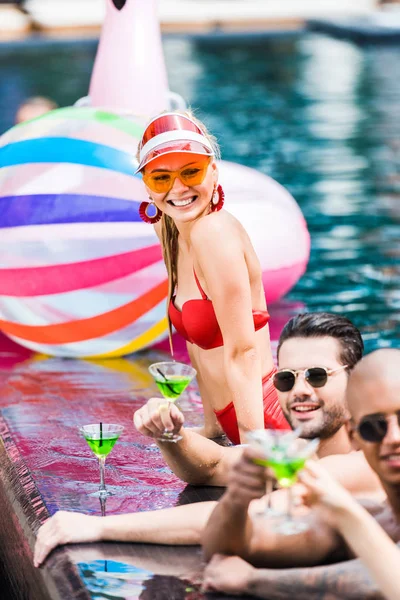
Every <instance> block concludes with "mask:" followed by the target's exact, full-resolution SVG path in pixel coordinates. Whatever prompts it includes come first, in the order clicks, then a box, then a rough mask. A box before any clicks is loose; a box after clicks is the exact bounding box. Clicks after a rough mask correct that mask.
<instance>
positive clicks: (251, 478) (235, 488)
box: [225, 448, 267, 508]
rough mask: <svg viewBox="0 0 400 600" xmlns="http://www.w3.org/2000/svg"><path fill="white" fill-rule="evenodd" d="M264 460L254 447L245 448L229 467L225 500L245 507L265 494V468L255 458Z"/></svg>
mask: <svg viewBox="0 0 400 600" xmlns="http://www.w3.org/2000/svg"><path fill="white" fill-rule="evenodd" d="M263 459H264V460H265V457H264V456H263V454H262V453H261V452H260V451H258V450H255V449H254V448H245V449H244V451H243V453H242V455H241V457H240V459H239V460H238V462H237V463H235V464H234V465H233V467H232V469H231V472H230V475H229V478H228V489H227V491H226V493H225V497H226V498H227V501H229V502H232V503H233V504H235V505H237V506H243V508H247V507H248V505H249V504H250V502H251V501H252V500H255V499H257V498H261V497H262V496H264V495H265V486H266V480H267V470H266V468H265V467H264V466H262V465H260V464H257V463H256V462H255V461H256V460H263Z"/></svg>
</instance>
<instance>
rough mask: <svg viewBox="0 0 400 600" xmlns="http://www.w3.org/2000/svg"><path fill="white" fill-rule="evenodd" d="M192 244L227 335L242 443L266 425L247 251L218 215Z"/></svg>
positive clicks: (229, 378) (229, 379) (197, 229)
mask: <svg viewBox="0 0 400 600" xmlns="http://www.w3.org/2000/svg"><path fill="white" fill-rule="evenodd" d="M191 242H192V246H193V250H194V254H195V262H196V267H200V270H201V272H202V274H203V276H204V279H205V281H206V284H207V291H208V293H209V295H210V297H211V298H212V303H213V307H214V310H215V314H216V317H217V320H218V324H219V327H220V329H221V332H222V337H223V340H224V371H225V379H226V384H227V387H228V390H229V392H230V397H231V398H232V401H233V404H234V406H235V410H236V416H237V420H238V426H239V432H240V439H241V441H242V442H243V441H245V440H244V438H245V432H246V431H250V430H254V429H262V428H263V427H264V414H263V400H262V382H261V380H262V369H261V357H260V356H259V352H258V349H257V345H256V333H255V330H254V321H253V313H252V295H251V287H250V283H249V270H248V266H247V264H246V259H245V254H244V249H243V246H242V244H241V242H240V240H238V235H237V233H236V232H235V231H233V230H232V228H230V227H229V221H227V218H226V215H223V214H219V213H216V214H213V215H209V217H208V218H207V219H201V220H200V221H198V222H197V223H196V225H195V226H194V227H193V229H192V233H191Z"/></svg>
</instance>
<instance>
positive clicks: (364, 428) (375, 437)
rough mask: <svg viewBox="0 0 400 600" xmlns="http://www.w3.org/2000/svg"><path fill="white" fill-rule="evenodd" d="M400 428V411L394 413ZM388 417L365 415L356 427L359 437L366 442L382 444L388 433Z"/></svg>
mask: <svg viewBox="0 0 400 600" xmlns="http://www.w3.org/2000/svg"><path fill="white" fill-rule="evenodd" d="M394 414H395V415H396V417H397V423H398V425H399V427H400V410H398V411H396V412H395V413H394ZM388 429H389V425H388V415H383V414H375V415H366V416H365V417H363V418H362V419H361V421H360V422H359V424H358V425H357V431H358V433H359V436H360V437H361V438H362V439H363V440H365V441H366V442H375V443H376V442H382V441H383V440H384V438H385V437H386V434H387V432H388Z"/></svg>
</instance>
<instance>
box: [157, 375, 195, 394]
mask: <svg viewBox="0 0 400 600" xmlns="http://www.w3.org/2000/svg"><path fill="white" fill-rule="evenodd" d="M191 380H192V378H191V377H187V376H185V375H171V376H169V377H168V378H166V379H165V380H164V381H161V379H155V382H156V385H157V387H158V389H159V390H160V392H161V393H162V395H163V396H164V398H168V399H169V400H176V399H177V398H179V396H180V395H181V394H182V392H184V391H185V390H186V388H187V386H188V385H189V383H190V382H191Z"/></svg>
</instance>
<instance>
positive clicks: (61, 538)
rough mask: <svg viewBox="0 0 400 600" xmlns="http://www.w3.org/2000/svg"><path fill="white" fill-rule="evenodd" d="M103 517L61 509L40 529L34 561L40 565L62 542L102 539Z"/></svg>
mask: <svg viewBox="0 0 400 600" xmlns="http://www.w3.org/2000/svg"><path fill="white" fill-rule="evenodd" d="M101 526H102V517H93V516H89V515H82V514H80V513H75V512H67V511H59V512H57V513H56V514H55V515H53V516H52V517H50V519H48V520H47V521H46V523H45V524H44V525H42V526H41V528H40V529H39V531H38V535H37V538H36V545H35V551H34V558H33V563H34V565H35V567H39V566H40V565H41V564H42V563H43V561H44V560H45V558H46V556H47V555H48V554H50V552H51V551H52V550H53V549H54V548H55V547H56V546H59V545H60V544H74V543H78V542H97V541H99V540H100V539H101Z"/></svg>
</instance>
